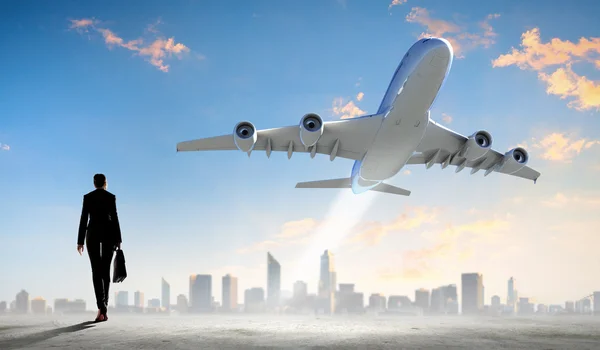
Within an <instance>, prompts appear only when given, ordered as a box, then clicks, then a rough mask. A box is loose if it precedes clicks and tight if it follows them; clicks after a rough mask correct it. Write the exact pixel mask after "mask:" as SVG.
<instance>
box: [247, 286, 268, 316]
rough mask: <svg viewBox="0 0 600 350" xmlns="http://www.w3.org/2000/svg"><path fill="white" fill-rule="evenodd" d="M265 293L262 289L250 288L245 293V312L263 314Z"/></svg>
mask: <svg viewBox="0 0 600 350" xmlns="http://www.w3.org/2000/svg"><path fill="white" fill-rule="evenodd" d="M264 303H265V291H264V290H263V289H262V288H257V287H255V288H250V289H246V291H245V292H244V311H245V312H261V311H263V310H264Z"/></svg>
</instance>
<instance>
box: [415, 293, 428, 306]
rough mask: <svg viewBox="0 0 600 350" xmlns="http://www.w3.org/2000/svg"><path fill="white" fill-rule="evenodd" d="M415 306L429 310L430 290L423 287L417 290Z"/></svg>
mask: <svg viewBox="0 0 600 350" xmlns="http://www.w3.org/2000/svg"><path fill="white" fill-rule="evenodd" d="M415 306H418V307H420V308H421V309H422V310H423V311H427V310H429V290H427V289H424V288H421V289H417V290H416V291H415Z"/></svg>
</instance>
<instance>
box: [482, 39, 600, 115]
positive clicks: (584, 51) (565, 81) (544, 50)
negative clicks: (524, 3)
mask: <svg viewBox="0 0 600 350" xmlns="http://www.w3.org/2000/svg"><path fill="white" fill-rule="evenodd" d="M599 54H600V38H590V39H588V38H583V37H582V38H580V39H579V41H578V42H577V43H574V42H571V41H569V40H565V41H563V40H561V39H558V38H553V39H551V40H550V41H548V42H547V43H542V40H541V36H540V30H539V28H534V29H532V30H529V31H526V32H525V33H523V34H522V35H521V44H520V49H516V48H514V47H513V48H511V51H510V53H507V54H504V55H500V56H499V57H498V58H496V59H495V60H493V61H492V66H493V67H495V68H496V67H508V66H511V65H515V66H517V67H519V68H520V69H522V70H533V71H537V72H538V79H540V80H541V81H543V82H544V83H546V92H547V93H548V94H551V95H557V96H559V97H560V98H561V99H567V98H571V101H569V103H568V104H567V106H568V107H569V108H573V109H576V110H578V111H586V110H590V109H594V108H595V109H596V110H600V83H598V82H596V81H592V80H590V79H588V78H587V77H585V76H581V75H578V74H577V73H575V72H574V71H573V69H572V65H573V64H574V63H577V62H582V61H583V62H588V63H593V64H594V65H595V66H596V67H597V68H600V60H599V59H598V55H599ZM553 66H562V67H559V68H557V69H556V70H554V71H553V72H543V70H544V69H545V68H548V67H553Z"/></svg>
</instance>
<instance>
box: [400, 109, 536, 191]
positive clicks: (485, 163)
mask: <svg viewBox="0 0 600 350" xmlns="http://www.w3.org/2000/svg"><path fill="white" fill-rule="evenodd" d="M467 140H468V138H467V137H466V136H463V135H461V134H459V133H457V132H454V131H452V130H450V129H448V128H446V127H444V126H442V125H440V124H438V123H436V122H434V121H433V120H430V121H429V124H428V125H427V129H426V131H425V136H424V137H423V140H422V141H421V143H420V144H419V146H418V147H417V149H416V152H417V153H415V154H414V155H413V156H412V157H411V158H410V159H409V161H408V162H407V164H426V165H427V167H428V168H429V167H430V166H432V165H433V164H442V167H443V168H445V167H446V166H448V165H455V166H457V168H456V172H459V171H461V170H462V169H463V168H470V169H471V174H475V173H476V172H478V171H479V170H485V175H486V176H487V175H489V174H490V173H492V172H499V173H503V174H508V175H513V176H517V177H521V178H524V179H529V180H533V181H534V182H535V181H536V180H537V179H538V177H539V176H540V173H539V172H538V171H536V170H534V169H532V168H530V167H528V166H524V167H522V168H521V169H519V170H517V171H516V172H511V171H510V170H511V169H510V168H509V169H506V168H503V167H501V166H499V165H500V164H501V162H502V160H503V158H504V154H502V153H500V152H498V151H496V150H493V149H490V150H489V151H488V152H487V153H486V154H485V155H484V156H483V157H481V158H479V159H476V160H474V161H468V160H466V159H465V158H462V157H460V156H459V155H458V154H459V153H460V151H461V149H462V147H463V145H464V144H465V142H466V141H467Z"/></svg>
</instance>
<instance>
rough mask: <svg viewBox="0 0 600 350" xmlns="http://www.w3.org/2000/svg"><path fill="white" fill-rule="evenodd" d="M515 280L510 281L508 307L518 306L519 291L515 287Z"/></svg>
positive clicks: (510, 279)
mask: <svg viewBox="0 0 600 350" xmlns="http://www.w3.org/2000/svg"><path fill="white" fill-rule="evenodd" d="M515 282H516V281H515V279H514V278H513V277H511V278H509V279H508V293H507V295H506V305H508V306H514V305H516V304H517V290H516V286H515Z"/></svg>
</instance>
